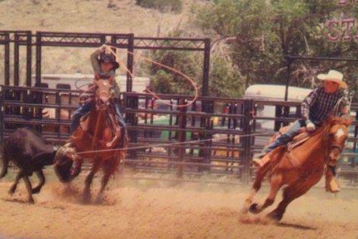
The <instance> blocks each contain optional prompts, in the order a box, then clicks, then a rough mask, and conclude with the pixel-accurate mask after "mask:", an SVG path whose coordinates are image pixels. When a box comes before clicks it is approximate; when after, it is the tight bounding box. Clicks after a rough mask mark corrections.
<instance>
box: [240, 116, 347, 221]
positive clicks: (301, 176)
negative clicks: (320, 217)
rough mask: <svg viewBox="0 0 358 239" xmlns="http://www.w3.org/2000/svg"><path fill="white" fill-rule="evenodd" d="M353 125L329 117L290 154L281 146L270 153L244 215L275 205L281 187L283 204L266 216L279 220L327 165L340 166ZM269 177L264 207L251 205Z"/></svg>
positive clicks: (246, 203) (247, 202)
mask: <svg viewBox="0 0 358 239" xmlns="http://www.w3.org/2000/svg"><path fill="white" fill-rule="evenodd" d="M351 123H352V119H350V118H346V117H329V118H328V119H327V120H326V121H325V122H324V124H323V125H322V127H320V128H319V129H317V130H316V131H315V132H314V133H312V135H311V136H310V137H309V138H308V140H307V141H305V142H304V143H303V144H302V145H299V146H297V147H296V148H293V149H292V150H291V151H290V152H288V150H287V147H285V146H281V147H279V148H276V149H275V150H273V151H272V152H270V153H269V154H267V155H266V156H265V157H270V162H269V163H267V164H266V165H264V166H263V167H261V168H259V169H258V171H257V173H256V179H255V182H254V184H253V187H252V189H251V192H250V194H249V196H248V198H247V199H246V201H245V204H244V208H243V212H244V213H247V212H248V211H250V212H251V213H254V214H257V213H260V212H262V211H263V210H264V209H266V208H267V207H269V206H271V205H272V204H273V203H274V201H275V197H276V195H277V192H278V191H279V190H280V188H281V187H282V186H286V187H285V189H284V190H283V199H282V201H281V202H280V203H279V205H278V206H277V207H276V209H274V210H273V211H272V212H270V213H269V214H268V215H267V216H268V217H269V218H271V219H274V220H276V221H280V220H281V219H282V217H283V214H284V213H285V210H286V208H287V206H288V205H289V204H290V203H291V202H292V201H293V200H295V199H296V198H298V197H300V196H302V195H303V194H305V193H306V192H307V191H308V190H309V189H310V188H311V187H312V186H314V185H315V184H317V183H318V182H319V180H320V179H321V178H322V176H323V174H324V172H325V170H326V169H327V167H326V166H327V164H328V165H331V166H333V165H335V164H336V163H337V161H338V158H339V155H340V153H341V152H342V150H343V147H344V143H345V141H346V139H347V137H348V127H349V125H350V124H351ZM268 173H269V174H268ZM267 174H268V177H269V179H270V192H269V195H268V197H267V198H266V200H265V202H264V203H263V204H261V205H259V204H257V203H252V202H253V199H254V196H255V195H256V193H257V192H258V191H259V189H260V187H261V183H262V180H263V179H264V177H265V176H266V175H267Z"/></svg>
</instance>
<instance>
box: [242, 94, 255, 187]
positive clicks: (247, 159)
mask: <svg viewBox="0 0 358 239" xmlns="http://www.w3.org/2000/svg"><path fill="white" fill-rule="evenodd" d="M252 110H253V100H245V101H244V116H245V119H244V125H243V126H244V127H243V132H244V135H245V137H244V138H243V139H242V144H243V149H244V151H243V160H244V170H243V174H242V181H243V183H245V184H247V183H249V182H250V180H251V169H250V165H251V144H252V139H251V137H248V136H247V135H250V134H251V131H252V130H251V120H252Z"/></svg>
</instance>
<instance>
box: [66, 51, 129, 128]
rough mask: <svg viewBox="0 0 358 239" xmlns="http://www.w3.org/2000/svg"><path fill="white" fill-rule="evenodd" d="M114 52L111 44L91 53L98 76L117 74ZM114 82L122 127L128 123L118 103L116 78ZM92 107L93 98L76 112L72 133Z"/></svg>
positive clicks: (113, 89) (115, 98)
mask: <svg viewBox="0 0 358 239" xmlns="http://www.w3.org/2000/svg"><path fill="white" fill-rule="evenodd" d="M112 52H113V50H112V49H111V47H110V46H107V45H103V46H101V47H100V48H98V49H96V50H95V51H94V52H93V53H92V54H91V63H92V68H93V71H94V74H95V76H96V78H101V79H109V78H110V77H114V76H115V70H116V69H118V68H119V64H118V62H117V61H116V58H115V56H114V55H113V54H112ZM96 78H95V79H96ZM112 84H113V86H112V93H113V98H114V104H115V105H114V107H115V109H116V113H117V116H118V122H119V125H120V126H121V127H125V126H126V124H125V121H124V118H123V116H122V113H121V111H120V108H119V105H118V98H119V93H120V89H119V86H118V84H117V82H116V80H115V79H114V80H113V81H112ZM92 107H94V102H93V100H91V101H89V102H87V103H86V104H84V105H82V106H80V107H79V108H78V109H77V110H76V111H75V112H74V114H73V118H72V124H71V129H70V130H71V134H72V133H73V132H74V131H75V130H76V129H77V128H78V126H79V124H80V119H81V117H82V116H84V115H85V114H87V113H88V112H90V111H91V109H92Z"/></svg>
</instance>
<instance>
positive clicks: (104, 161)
mask: <svg viewBox="0 0 358 239" xmlns="http://www.w3.org/2000/svg"><path fill="white" fill-rule="evenodd" d="M111 80H113V78H110V79H108V80H105V79H96V81H95V82H96V86H97V87H96V88H97V89H96V93H95V96H94V99H93V100H94V101H95V107H93V108H92V110H91V112H90V113H89V114H88V115H85V116H84V117H82V119H81V123H80V127H78V129H77V130H75V131H74V132H73V134H72V136H71V138H70V139H69V142H68V143H67V144H66V145H65V146H63V147H62V148H61V149H59V150H58V152H57V155H56V158H55V171H56V174H57V176H58V178H59V179H60V181H61V182H64V183H68V182H71V181H72V180H73V179H74V178H75V177H76V176H78V175H79V174H80V171H81V166H82V163H83V161H84V160H87V161H88V162H90V163H91V165H92V166H91V169H90V172H89V174H88V175H87V177H86V180H85V187H84V190H83V202H84V203H88V202H90V199H91V193H90V186H91V183H92V180H93V178H94V176H95V174H96V173H97V172H98V171H99V169H100V168H102V170H103V177H102V182H101V188H100V190H99V193H98V195H97V199H96V202H100V201H101V200H102V197H103V191H104V189H105V187H106V185H107V183H108V181H109V178H110V176H111V175H113V174H114V173H115V172H116V171H117V170H118V167H119V164H120V160H121V159H123V158H124V157H125V154H126V150H125V149H126V147H127V137H126V134H125V131H124V128H122V129H121V127H120V125H119V124H118V120H117V119H116V117H117V115H116V113H115V108H114V105H113V104H111V101H112V99H111V93H110V88H111ZM119 148H122V149H123V150H116V149H119ZM69 153H72V154H69ZM68 155H72V157H68Z"/></svg>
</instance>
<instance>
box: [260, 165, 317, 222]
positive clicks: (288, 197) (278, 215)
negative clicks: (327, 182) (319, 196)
mask: <svg viewBox="0 0 358 239" xmlns="http://www.w3.org/2000/svg"><path fill="white" fill-rule="evenodd" d="M322 174H323V172H321V173H317V174H315V175H312V176H311V177H309V178H307V179H305V180H298V181H296V182H295V183H293V184H292V185H290V186H288V187H287V188H285V189H284V191H283V199H282V201H281V202H280V203H279V204H278V206H277V208H276V209H275V210H273V211H272V212H270V213H269V214H267V217H269V218H270V219H273V220H275V221H280V220H281V219H282V217H283V214H284V213H285V211H286V208H287V206H288V205H289V204H290V203H291V202H292V201H293V200H295V199H296V198H298V197H300V196H302V195H303V194H305V193H306V192H307V191H308V190H309V189H310V188H311V187H312V186H314V185H315V184H317V183H318V182H319V180H320V179H321V178H322Z"/></svg>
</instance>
